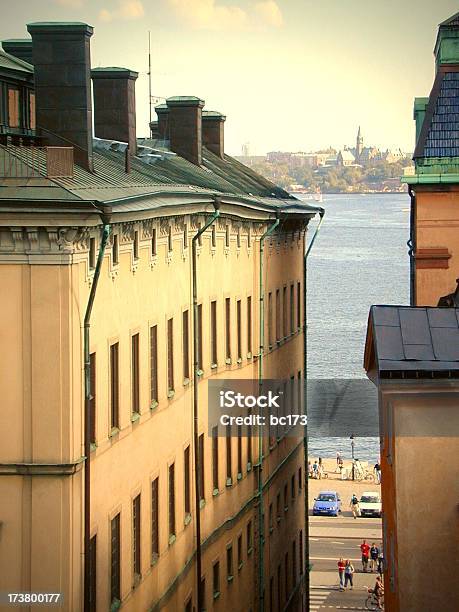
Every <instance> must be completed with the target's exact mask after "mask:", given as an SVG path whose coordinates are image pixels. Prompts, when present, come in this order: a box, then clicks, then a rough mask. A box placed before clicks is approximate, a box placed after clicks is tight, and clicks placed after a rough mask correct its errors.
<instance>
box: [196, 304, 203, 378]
mask: <svg viewBox="0 0 459 612" xmlns="http://www.w3.org/2000/svg"><path fill="white" fill-rule="evenodd" d="M197 362H198V370H201V372H202V369H203V368H202V365H203V362H202V304H199V305H198V355H197Z"/></svg>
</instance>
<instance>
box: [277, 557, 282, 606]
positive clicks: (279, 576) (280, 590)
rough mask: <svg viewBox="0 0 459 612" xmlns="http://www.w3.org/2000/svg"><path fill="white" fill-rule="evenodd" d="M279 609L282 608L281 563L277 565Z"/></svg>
mask: <svg viewBox="0 0 459 612" xmlns="http://www.w3.org/2000/svg"><path fill="white" fill-rule="evenodd" d="M277 609H278V610H282V572H281V566H280V564H279V565H278V566H277Z"/></svg>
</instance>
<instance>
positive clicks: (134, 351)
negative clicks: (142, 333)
mask: <svg viewBox="0 0 459 612" xmlns="http://www.w3.org/2000/svg"><path fill="white" fill-rule="evenodd" d="M131 360H132V364H131V368H132V370H131V373H132V381H131V384H132V412H133V414H135V413H137V414H138V413H139V412H140V373H139V365H140V364H139V334H134V335H133V336H132V338H131Z"/></svg>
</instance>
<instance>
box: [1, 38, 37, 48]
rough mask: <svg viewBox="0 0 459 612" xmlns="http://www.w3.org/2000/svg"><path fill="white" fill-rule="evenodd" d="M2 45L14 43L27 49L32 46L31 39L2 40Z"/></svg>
mask: <svg viewBox="0 0 459 612" xmlns="http://www.w3.org/2000/svg"><path fill="white" fill-rule="evenodd" d="M3 43H14V44H15V45H24V46H27V47H29V46H30V45H31V44H32V39H31V38H5V39H4V40H2V44H3Z"/></svg>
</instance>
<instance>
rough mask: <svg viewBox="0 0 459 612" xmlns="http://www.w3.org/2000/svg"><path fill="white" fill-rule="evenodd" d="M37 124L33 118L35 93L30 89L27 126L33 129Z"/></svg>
mask: <svg viewBox="0 0 459 612" xmlns="http://www.w3.org/2000/svg"><path fill="white" fill-rule="evenodd" d="M36 125H37V122H36V119H35V94H34V93H33V92H32V91H31V92H30V93H29V127H30V128H31V129H32V130H34V129H35V127H36Z"/></svg>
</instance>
